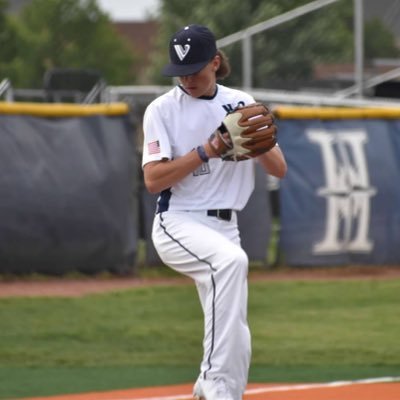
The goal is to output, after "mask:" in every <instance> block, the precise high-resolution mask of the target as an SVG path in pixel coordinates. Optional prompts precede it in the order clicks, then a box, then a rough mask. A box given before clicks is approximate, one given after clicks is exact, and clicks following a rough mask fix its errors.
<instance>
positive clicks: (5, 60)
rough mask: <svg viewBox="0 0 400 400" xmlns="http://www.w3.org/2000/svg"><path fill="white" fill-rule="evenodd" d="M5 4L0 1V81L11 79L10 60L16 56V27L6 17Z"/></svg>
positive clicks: (3, 0) (3, 1)
mask: <svg viewBox="0 0 400 400" xmlns="http://www.w3.org/2000/svg"><path fill="white" fill-rule="evenodd" d="M6 8H7V2H6V1H5V0H0V81H1V80H2V79H4V78H6V77H7V78H13V77H14V76H12V68H11V67H10V63H11V60H13V59H15V57H16V55H17V48H18V44H17V43H18V39H17V31H16V27H15V26H14V24H13V23H12V21H11V20H10V18H8V16H7V15H6Z"/></svg>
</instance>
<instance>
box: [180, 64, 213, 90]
mask: <svg viewBox="0 0 400 400" xmlns="http://www.w3.org/2000/svg"><path fill="white" fill-rule="evenodd" d="M219 64H220V59H219V56H215V57H214V58H213V59H212V60H211V61H210V62H209V63H208V64H207V65H206V66H205V67H204V68H203V69H202V70H200V71H199V72H197V73H196V74H193V75H188V76H180V77H179V80H180V82H181V85H182V86H183V88H184V89H185V91H186V92H187V93H189V94H190V95H191V96H193V97H201V96H213V95H214V93H215V84H216V77H215V72H216V71H217V69H218V67H219Z"/></svg>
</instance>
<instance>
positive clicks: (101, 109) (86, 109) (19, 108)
mask: <svg viewBox="0 0 400 400" xmlns="http://www.w3.org/2000/svg"><path fill="white" fill-rule="evenodd" d="M128 113H129V106H128V104H126V103H104V104H66V103H10V102H0V115H1V114H8V115H31V116H37V117H56V118H57V117H58V118H60V117H85V116H90V115H98V114H101V115H109V116H115V115H124V114H128Z"/></svg>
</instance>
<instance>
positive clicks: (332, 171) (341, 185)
mask: <svg viewBox="0 0 400 400" xmlns="http://www.w3.org/2000/svg"><path fill="white" fill-rule="evenodd" d="M307 136H308V138H309V139H310V140H311V142H314V143H316V144H318V145H319V146H320V149H321V154H322V160H323V163H324V168H325V181H326V186H325V187H323V188H320V189H319V190H318V191H317V194H318V195H319V196H322V197H325V198H326V201H327V213H326V228H325V235H324V237H323V239H322V240H321V241H320V242H318V243H316V244H315V245H314V248H313V250H314V253H315V254H337V253H343V252H353V253H361V252H370V251H371V250H372V248H373V243H372V241H371V240H370V239H369V223H370V203H371V200H370V199H371V197H372V196H374V195H375V194H376V189H375V188H373V187H372V186H370V182H369V175H368V165H367V161H366V157H365V152H364V147H363V146H364V144H365V142H366V141H367V134H366V132H364V131H362V130H354V131H353V130H352V131H340V132H334V133H332V132H331V131H323V130H310V131H308V132H307Z"/></svg>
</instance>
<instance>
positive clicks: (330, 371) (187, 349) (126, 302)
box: [0, 280, 400, 399]
mask: <svg viewBox="0 0 400 400" xmlns="http://www.w3.org/2000/svg"><path fill="white" fill-rule="evenodd" d="M399 304H400V280H351V281H343V280H338V281H281V282H278V281H276V282H273V281H268V282H263V281H258V282H254V283H251V284H250V298H249V322H250V326H251V330H252V337H253V361H252V367H251V371H250V380H251V381H258V382H261V381H326V380H336V379H352V378H363V377H372V376H384V375H400V346H399V345H398V342H399V334H400V308H399ZM202 324H203V321H202V315H201V310H200V306H199V303H198V299H197V294H196V291H195V288H194V286H193V285H188V286H185V285H183V286H182V285H179V286H173V285H171V286H168V285H165V286H157V287H146V288H135V289H131V290H125V291H120V292H113V293H105V294H100V295H91V296H86V297H82V298H34V299H32V298H7V299H1V300H0V382H1V384H0V398H2V399H10V398H16V397H23V396H26V397H27V396H39V395H49V394H57V393H72V392H79V391H88V390H106V389H116V388H125V387H135V386H136V387H137V386H146V385H154V384H168V383H179V382H191V381H193V380H194V379H195V377H196V374H197V371H198V364H199V362H200V356H201V341H202V331H203V328H202Z"/></svg>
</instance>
